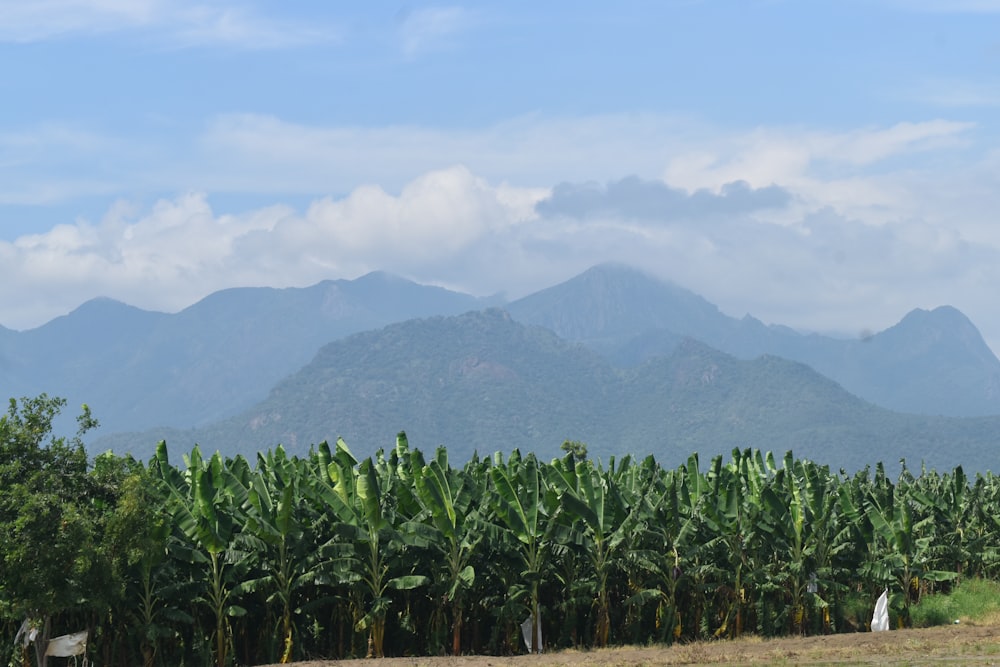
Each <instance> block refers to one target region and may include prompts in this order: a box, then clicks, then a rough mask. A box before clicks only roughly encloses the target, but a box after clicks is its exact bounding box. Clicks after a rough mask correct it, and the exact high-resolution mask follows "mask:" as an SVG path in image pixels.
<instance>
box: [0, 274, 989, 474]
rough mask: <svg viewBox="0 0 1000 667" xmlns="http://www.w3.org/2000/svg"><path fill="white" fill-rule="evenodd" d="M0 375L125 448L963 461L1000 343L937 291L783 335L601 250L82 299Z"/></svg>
mask: <svg viewBox="0 0 1000 667" xmlns="http://www.w3.org/2000/svg"><path fill="white" fill-rule="evenodd" d="M498 306H499V307H500V308H498ZM0 374H2V380H3V381H2V385H3V388H4V390H5V393H7V394H8V395H9V396H21V395H32V394H37V393H39V392H42V391H45V392H47V393H49V394H50V395H59V396H64V397H66V398H67V399H68V401H69V405H70V406H75V405H79V404H80V403H84V402H86V403H88V404H89V405H90V406H91V408H92V409H93V411H94V413H95V415H96V416H97V417H98V418H99V419H100V420H101V422H102V428H101V430H100V432H99V433H98V438H97V439H96V441H93V442H92V443H91V444H90V446H91V448H92V449H94V450H96V451H100V450H103V449H106V448H108V447H111V448H114V449H115V450H116V451H132V452H133V453H135V454H136V455H138V456H140V457H145V456H146V455H148V453H149V452H151V451H152V448H153V445H154V444H155V442H156V441H157V440H158V439H160V438H166V439H167V441H168V444H169V445H170V446H171V448H172V449H179V450H181V451H183V450H185V449H187V448H189V447H190V446H191V445H192V444H193V443H194V442H199V443H201V445H202V446H203V447H204V448H206V449H210V450H214V449H219V450H221V451H223V452H224V453H228V454H233V453H237V452H242V453H244V454H253V453H254V452H256V451H257V450H259V449H266V448H268V447H273V446H274V445H276V444H278V443H279V442H281V443H283V444H284V445H285V446H286V448H289V449H291V450H292V451H296V450H303V451H304V450H307V449H308V447H309V446H310V445H311V444H313V443H315V442H318V441H320V440H322V439H332V438H335V437H337V436H343V437H345V439H347V440H348V442H350V443H351V445H352V448H354V449H355V450H356V451H360V452H365V451H373V450H374V449H376V448H378V447H384V446H389V445H390V444H391V442H392V441H393V439H394V436H395V434H396V432H398V431H400V430H405V431H406V432H407V434H408V435H409V437H410V440H411V442H412V443H413V444H414V445H415V446H417V447H421V448H423V449H425V450H427V449H432V448H433V447H436V446H437V445H446V446H447V447H448V448H449V451H452V452H454V455H455V456H459V457H464V456H467V455H471V453H472V452H473V451H479V452H480V453H481V454H486V453H491V452H493V451H496V450H505V451H506V450H510V449H511V448H513V447H520V448H522V449H531V450H534V451H536V452H538V453H539V454H541V455H545V456H549V455H556V454H558V452H559V445H560V444H561V443H562V442H563V441H564V440H566V439H571V440H580V441H583V442H585V443H587V444H588V446H589V448H590V451H591V452H592V453H593V454H594V455H595V456H601V457H603V458H605V459H606V458H607V457H609V456H611V455H622V454H625V453H635V454H646V453H653V454H656V455H657V456H658V457H659V458H661V460H664V462H668V463H669V462H670V461H672V460H674V459H675V458H676V459H678V460H680V459H682V458H683V457H686V456H687V454H689V453H690V452H692V451H700V452H704V453H706V455H707V453H709V452H716V453H721V452H727V451H729V450H731V449H732V448H733V447H745V446H753V447H759V448H761V449H770V450H773V451H784V450H787V449H793V450H794V451H795V452H796V454H797V455H800V456H808V457H810V458H814V459H816V460H818V461H820V462H827V463H830V464H831V465H835V466H847V467H860V466H863V465H865V464H866V463H873V462H874V461H875V460H883V461H886V462H890V463H895V462H897V461H898V460H899V459H900V458H906V459H907V461H909V462H910V463H911V464H913V465H919V463H920V462H921V461H923V462H926V463H928V464H931V465H935V466H942V467H948V466H952V465H956V464H958V463H962V464H964V465H966V467H967V468H972V469H975V468H977V467H981V468H988V467H990V466H991V465H992V464H991V462H992V458H993V456H994V452H995V451H996V447H995V436H994V435H993V434H995V433H998V432H1000V430H998V429H997V427H998V426H1000V417H996V416H995V415H1000V361H998V360H997V358H996V357H995V355H994V354H993V353H992V352H991V351H990V349H989V348H988V346H986V344H985V343H984V341H983V339H982V337H981V336H980V335H979V332H978V331H977V330H976V328H975V326H974V325H973V324H972V323H971V322H969V320H968V319H967V318H965V316H964V315H962V313H960V312H959V311H957V310H955V309H954V308H950V307H948V306H942V307H940V308H937V309H934V310H932V311H923V310H915V311H913V312H911V313H910V314H908V315H907V316H906V317H904V318H903V319H902V320H901V321H900V322H899V323H898V324H896V325H895V326H893V327H891V328H889V329H887V330H885V331H883V332H879V333H877V334H874V335H872V336H871V337H867V338H865V339H854V340H844V339H836V338H831V337H826V336H820V335H815V334H809V335H804V334H800V333H797V332H795V331H793V330H791V329H789V328H787V327H782V326H774V325H765V324H764V323H762V322H760V321H758V320H756V319H754V318H752V317H750V316H747V317H744V318H742V319H736V318H732V317H729V316H727V315H725V314H723V313H721V312H720V311H719V310H718V308H716V307H715V306H713V305H712V304H710V303H709V302H707V301H705V300H704V299H703V298H701V297H699V296H698V295H696V294H694V293H692V292H690V291H688V290H685V289H683V288H681V287H678V286H676V285H672V284H669V283H665V282H663V281H660V280H657V279H654V278H651V277H649V276H647V275H645V274H643V273H641V272H638V271H635V270H632V269H630V268H628V267H624V266H617V265H602V266H598V267H594V268H593V269H591V270H589V271H587V272H585V273H583V274H581V275H579V276H577V277H575V278H573V279H571V280H569V281H566V282H565V283H562V284H560V285H556V286H553V287H551V288H549V289H546V290H542V291H539V292H537V293H535V294H532V295H529V296H527V297H525V298H523V299H519V300H517V301H513V302H510V303H500V302H498V301H497V300H484V299H478V298H475V297H472V296H469V295H465V294H460V293H456V292H451V291H448V290H444V289H441V288H437V287H429V286H424V285H418V284H415V283H412V282H410V281H407V280H404V279H402V278H398V277H395V276H392V275H390V274H385V273H375V274H369V275H367V276H364V277H362V278H359V279H357V280H353V281H347V280H338V281H326V282H323V283H319V284H317V285H314V286H312V287H309V288H301V289H282V290H276V289H269V288H245V289H235V290H224V291H222V292H218V293H216V294H213V295H211V296H209V297H207V298H206V299H204V300H202V301H201V302H199V303H197V304H195V305H193V306H191V307H190V308H187V309H185V310H184V311H181V312H180V313H177V314H174V315H168V314H163V313H153V312H148V311H143V310H139V309H136V308H133V307H130V306H127V305H125V304H121V303H118V302H114V301H110V300H106V299H98V300H94V301H90V302H87V303H85V304H84V305H82V306H81V307H80V308H78V309H77V310H75V311H73V312H72V313H70V314H69V315H66V316H64V317H60V318H57V319H55V320H53V321H52V322H49V323H48V324H46V325H44V326H42V327H39V328H37V329H33V330H30V331H24V332H15V331H11V330H8V329H0ZM876 457H877V458H876ZM994 467H996V466H995V465H994Z"/></svg>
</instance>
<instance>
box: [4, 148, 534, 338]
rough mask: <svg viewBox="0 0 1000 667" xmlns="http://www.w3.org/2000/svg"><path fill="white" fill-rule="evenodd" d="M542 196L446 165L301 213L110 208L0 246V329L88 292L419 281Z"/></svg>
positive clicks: (185, 199) (152, 293)
mask: <svg viewBox="0 0 1000 667" xmlns="http://www.w3.org/2000/svg"><path fill="white" fill-rule="evenodd" d="M542 194H543V192H538V193H536V192H535V191H532V190H519V189H516V188H511V187H510V186H506V185H501V186H492V185H490V184H489V183H487V182H486V181H484V180H483V179H480V178H477V177H476V176H474V175H473V174H472V173H470V172H469V171H468V170H466V169H464V168H461V167H456V168H451V169H446V170H442V171H437V172H431V173H427V174H424V175H423V176H421V177H419V178H417V179H415V180H414V181H412V182H411V183H409V184H408V185H407V186H406V187H404V188H403V189H402V191H401V192H400V193H399V194H389V193H387V192H385V191H383V190H382V189H381V188H378V187H375V186H362V187H359V188H356V189H355V190H354V191H352V192H351V193H350V194H349V195H348V196H346V197H344V198H341V199H334V198H330V197H327V198H324V199H321V200H318V201H316V202H314V203H313V204H312V205H311V206H310V207H309V209H308V210H307V211H306V212H304V213H297V212H295V211H293V210H291V209H289V208H287V207H281V206H276V207H269V208H264V209H259V210H254V211H249V212H247V213H244V214H241V215H218V214H216V213H214V212H213V210H212V208H211V207H210V205H209V203H208V201H207V198H206V197H205V195H202V194H187V195H182V196H180V197H177V198H175V199H172V200H161V201H159V202H157V203H156V204H155V205H154V206H153V207H152V209H151V210H149V211H147V212H145V213H142V214H137V211H136V210H135V209H134V207H132V206H130V205H128V204H127V203H118V204H115V205H114V206H112V208H111V210H109V212H108V213H107V215H106V216H105V217H104V218H103V219H102V220H101V221H100V222H98V223H96V224H95V223H90V222H87V221H79V222H77V223H74V224H64V225H59V226H57V227H55V228H53V229H52V230H50V231H49V232H47V233H45V234H36V235H30V236H23V237H21V238H19V239H17V240H16V241H14V242H13V243H0V262H2V264H0V306H2V308H0V309H2V312H3V313H4V317H5V318H7V321H4V322H2V324H4V325H5V326H8V327H11V326H13V327H17V328H24V327H30V326H35V325H38V324H41V323H42V322H44V321H46V320H48V319H50V318H52V317H55V316H56V315H59V314H63V313H65V312H68V311H69V310H71V309H72V308H74V307H75V306H77V305H79V304H80V303H81V302H82V301H84V300H86V299H89V298H93V297H96V296H110V297H112V298H116V299H120V300H123V301H126V302H128V303H131V304H133V305H137V306H140V307H144V308H151V309H156V310H168V311H172V310H177V309H180V308H183V307H185V306H187V305H189V304H191V303H193V302H194V301H195V300H197V299H199V298H201V297H203V296H205V295H207V294H208V293H210V292H213V291H215V290H218V289H222V288H225V287H233V286H245V285H272V286H288V285H308V284H312V283H315V282H317V281H319V280H323V279H326V278H331V277H341V276H355V275H360V274H362V273H365V272H368V271H372V270H376V269H388V270H392V271H395V272H397V273H401V274H403V275H411V274H419V273H422V274H424V275H426V274H427V273H428V272H429V271H428V269H429V268H430V267H433V266H434V265H436V264H440V263H448V262H451V261H453V259H454V257H455V256H456V255H461V254H462V253H464V252H465V251H466V250H467V248H468V247H469V246H470V245H471V244H473V243H475V242H476V241H478V240H480V239H482V238H483V237H484V236H486V235H490V234H500V235H503V234H505V233H507V232H508V231H509V229H510V228H512V227H515V226H517V225H520V224H522V223H524V221H525V219H526V218H528V217H530V216H532V215H533V213H532V210H533V208H532V207H533V204H534V201H535V200H536V199H537V198H538V197H540V196H541V195H542Z"/></svg>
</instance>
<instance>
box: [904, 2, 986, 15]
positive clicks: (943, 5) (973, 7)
mask: <svg viewBox="0 0 1000 667" xmlns="http://www.w3.org/2000/svg"><path fill="white" fill-rule="evenodd" d="M888 2H889V4H890V5H892V6H895V7H899V8H900V9H907V10H911V11H918V12H939V13H948V14H966V13H968V14H994V13H997V12H1000V0H888Z"/></svg>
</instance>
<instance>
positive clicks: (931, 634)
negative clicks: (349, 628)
mask: <svg viewBox="0 0 1000 667" xmlns="http://www.w3.org/2000/svg"><path fill="white" fill-rule="evenodd" d="M375 662H376V661H374V660H341V661H335V660H330V661H311V662H299V663H295V667H333V666H334V665H335V666H337V667H371V666H372V664H373V663H375ZM377 664H378V665H379V667H550V666H552V667H640V666H643V665H812V666H817V665H943V664H948V665H996V664H1000V626H997V625H987V626H977V625H974V624H962V625H948V626H941V627H935V628H923V629H919V630H892V631H889V632H875V633H872V632H868V633H852V634H838V635H826V636H820V637H794V638H782V639H760V638H755V637H748V638H743V639H739V640H734V641H725V640H721V641H711V642H696V643H693V644H682V645H675V646H671V647H665V646H664V647H647V646H643V647H624V648H611V649H603V650H597V651H560V652H557V653H546V654H543V655H522V656H513V657H496V656H460V657H455V658H453V657H430V658H383V659H382V660H378V661H377ZM267 667H277V666H276V665H269V666H267Z"/></svg>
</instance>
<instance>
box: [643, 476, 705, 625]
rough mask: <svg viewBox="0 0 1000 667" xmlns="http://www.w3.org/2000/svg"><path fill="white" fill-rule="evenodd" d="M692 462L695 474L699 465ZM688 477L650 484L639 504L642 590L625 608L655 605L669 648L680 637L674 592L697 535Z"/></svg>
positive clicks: (667, 479) (656, 480)
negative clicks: (640, 512)
mask: <svg viewBox="0 0 1000 667" xmlns="http://www.w3.org/2000/svg"><path fill="white" fill-rule="evenodd" d="M692 459H694V463H693V465H694V470H697V459H696V458H695V457H692ZM686 473H687V470H686V469H684V468H682V469H680V470H677V471H669V472H667V473H666V474H664V475H660V476H658V477H657V479H655V480H654V482H653V484H652V487H651V488H650V491H649V493H648V494H647V496H646V497H645V498H644V499H643V510H642V514H643V518H642V520H641V522H639V525H640V526H641V537H640V548H638V549H636V550H635V551H633V552H632V557H633V558H635V560H636V561H637V562H638V564H639V566H640V567H641V568H642V570H643V572H644V574H645V577H644V580H643V581H644V583H645V586H644V587H642V588H640V589H639V590H637V591H636V592H635V593H634V594H633V595H632V597H631V598H629V600H628V601H627V604H628V605H630V606H635V607H639V606H642V605H644V604H647V603H649V602H656V604H657V608H656V627H657V628H659V629H660V633H661V639H663V640H666V641H667V642H672V641H674V640H675V639H679V638H680V636H681V630H682V626H681V616H680V610H679V607H678V600H677V595H678V588H679V587H680V586H681V585H682V583H683V581H684V578H685V576H686V575H685V570H686V565H687V563H686V559H687V557H688V553H689V551H690V550H691V549H692V548H693V540H694V539H695V534H696V525H697V524H696V522H695V520H694V517H693V514H692V505H691V498H692V495H691V493H690V491H689V490H688V489H687V480H688V475H687V474H686Z"/></svg>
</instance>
